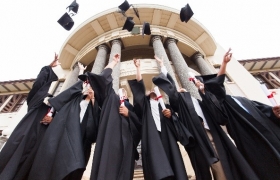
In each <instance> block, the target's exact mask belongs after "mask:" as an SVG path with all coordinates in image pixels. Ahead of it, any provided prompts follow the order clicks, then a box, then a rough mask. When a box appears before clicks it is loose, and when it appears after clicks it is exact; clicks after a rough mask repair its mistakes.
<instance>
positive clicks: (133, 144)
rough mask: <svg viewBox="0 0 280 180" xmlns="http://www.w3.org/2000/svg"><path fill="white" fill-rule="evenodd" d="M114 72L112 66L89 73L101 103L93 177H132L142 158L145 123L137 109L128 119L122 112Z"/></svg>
mask: <svg viewBox="0 0 280 180" xmlns="http://www.w3.org/2000/svg"><path fill="white" fill-rule="evenodd" d="M111 74H112V69H111V68H108V69H104V71H103V72H102V73H101V74H99V75H97V74H93V73H89V72H88V73H87V75H88V78H89V82H90V85H91V87H92V88H93V90H94V95H95V99H97V101H98V102H100V105H101V114H100V124H99V131H98V135H97V140H96V146H95V151H94V157H93V162H92V170H91V177H90V179H91V180H131V179H133V173H134V163H135V159H136V158H137V157H138V155H137V149H136V148H137V145H138V143H139V141H140V130H141V123H140V120H139V119H138V117H137V116H136V114H135V113H134V112H133V111H129V117H128V118H126V117H124V116H123V115H121V114H120V113H119V107H120V98H119V96H118V95H117V94H116V93H115V92H114V90H113V88H112V76H111Z"/></svg>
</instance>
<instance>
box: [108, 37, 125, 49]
mask: <svg viewBox="0 0 280 180" xmlns="http://www.w3.org/2000/svg"><path fill="white" fill-rule="evenodd" d="M109 43H110V45H111V47H112V46H113V45H114V44H118V45H119V46H121V49H124V45H123V43H122V40H121V39H113V40H112V41H110V42H109Z"/></svg>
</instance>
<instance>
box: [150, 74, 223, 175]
mask: <svg viewBox="0 0 280 180" xmlns="http://www.w3.org/2000/svg"><path fill="white" fill-rule="evenodd" d="M153 82H154V84H155V85H157V86H158V87H159V88H161V89H162V90H163V91H164V92H165V93H166V94H167V95H168V96H169V101H170V105H171V106H172V108H173V109H174V110H175V111H177V112H178V115H179V119H180V120H181V121H182V123H183V124H184V126H185V127H186V128H187V129H188V130H189V131H190V133H191V134H192V135H193V137H194V139H195V145H194V146H192V147H187V146H185V149H186V151H187V152H188V155H189V158H190V160H191V163H192V166H193V169H194V171H195V175H196V179H201V180H206V179H212V176H211V173H210V166H211V165H212V164H213V163H215V162H217V161H218V157H217V154H216V153H215V151H214V149H213V147H212V144H211V142H210V140H209V138H208V137H207V134H206V132H205V130H204V127H203V125H202V122H201V120H200V119H199V117H198V115H197V113H196V111H195V108H194V105H193V103H192V99H191V95H190V93H189V92H184V93H178V92H177V89H176V86H175V83H174V81H173V79H172V77H171V76H170V75H169V74H167V77H166V76H165V75H164V74H163V73H160V74H159V75H158V76H157V77H154V78H153Z"/></svg>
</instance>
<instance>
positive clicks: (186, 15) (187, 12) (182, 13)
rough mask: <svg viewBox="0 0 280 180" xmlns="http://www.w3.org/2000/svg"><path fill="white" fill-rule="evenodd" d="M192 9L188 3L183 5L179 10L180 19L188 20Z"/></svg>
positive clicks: (191, 14)
mask: <svg viewBox="0 0 280 180" xmlns="http://www.w3.org/2000/svg"><path fill="white" fill-rule="evenodd" d="M193 14H194V13H193V11H192V9H191V7H190V5H189V4H187V5H186V6H185V7H182V9H181V11H180V19H181V21H182V22H186V23H187V22H188V21H189V20H190V19H191V17H192V16H193Z"/></svg>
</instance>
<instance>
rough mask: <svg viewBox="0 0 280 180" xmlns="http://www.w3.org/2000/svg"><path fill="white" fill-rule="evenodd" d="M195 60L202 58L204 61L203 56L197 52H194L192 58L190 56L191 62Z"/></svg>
mask: <svg viewBox="0 0 280 180" xmlns="http://www.w3.org/2000/svg"><path fill="white" fill-rule="evenodd" d="M197 58H203V59H204V55H203V54H202V53H200V52H199V51H196V52H195V53H194V54H193V55H192V56H191V60H195V59H197Z"/></svg>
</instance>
